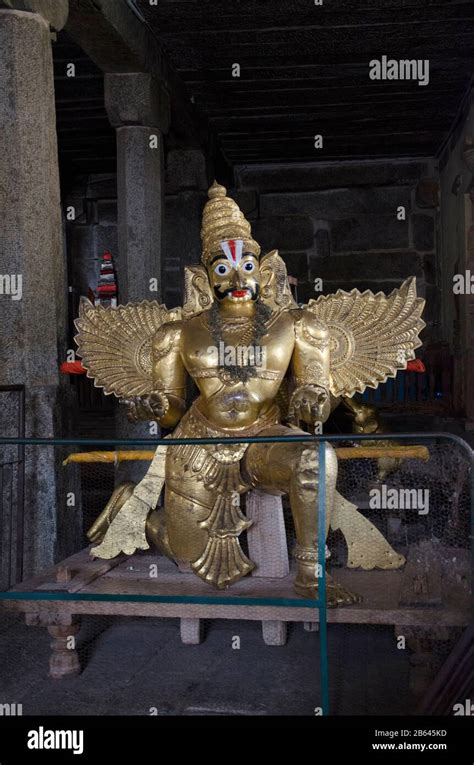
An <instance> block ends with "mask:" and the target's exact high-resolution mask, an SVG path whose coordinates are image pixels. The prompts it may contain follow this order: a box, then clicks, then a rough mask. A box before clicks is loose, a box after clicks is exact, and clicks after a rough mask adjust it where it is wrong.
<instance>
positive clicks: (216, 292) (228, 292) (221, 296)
mask: <svg viewBox="0 0 474 765" xmlns="http://www.w3.org/2000/svg"><path fill="white" fill-rule="evenodd" d="M239 290H248V291H249V292H250V295H251V298H252V300H257V298H258V296H259V293H260V285H259V284H257V285H256V287H255V289H253V287H251V286H250V285H248V286H246V287H229V289H227V290H221V289H220V287H217V286H215V287H214V295H215V296H216V298H217V299H218V300H224V298H225V297H226V296H227V295H232V293H233V292H238V291H239Z"/></svg>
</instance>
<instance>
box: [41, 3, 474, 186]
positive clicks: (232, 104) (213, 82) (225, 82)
mask: <svg viewBox="0 0 474 765" xmlns="http://www.w3.org/2000/svg"><path fill="white" fill-rule="evenodd" d="M117 1H118V0H117ZM123 2H124V3H125V2H127V3H128V6H129V7H131V8H133V10H134V12H135V15H136V16H138V18H139V19H140V20H141V23H142V24H143V25H145V26H146V27H147V29H148V34H149V36H151V37H153V38H154V39H155V41H156V42H157V44H158V46H159V48H160V49H161V50H162V51H163V53H164V55H165V58H166V60H167V61H168V63H169V64H170V65H171V68H172V69H173V70H174V71H175V72H176V73H177V74H178V75H179V77H180V78H181V80H182V81H184V83H185V89H184V92H185V96H186V98H189V103H192V105H193V107H192V108H193V112H194V114H195V115H196V117H199V119H200V121H201V124H205V125H206V127H207V128H208V130H209V135H210V136H211V137H212V138H211V142H210V143H209V144H208V145H210V146H213V147H214V150H216V149H217V150H218V153H220V154H222V155H224V157H225V159H226V160H227V162H228V164H230V165H235V164H242V163H252V162H301V161H314V160H325V161H327V160H342V159H358V158H360V159H362V158H367V159H373V158H381V157H416V156H434V155H436V154H437V153H439V151H440V149H441V148H442V146H443V144H444V142H445V141H446V138H447V136H448V135H449V132H450V130H451V128H452V127H453V124H454V123H455V120H456V116H457V115H458V114H459V111H460V108H461V106H462V104H463V99H464V97H465V95H466V93H467V91H468V88H469V83H470V79H471V73H472V60H473V51H474V24H473V23H472V19H473V16H474V3H472V2H458V1H457V0H357V2H354V0H323V5H322V6H316V5H315V4H314V2H313V0H232V2H230V1H229V0H158V3H157V5H150V2H149V0H123ZM99 7H100V6H99ZM382 55H386V56H388V57H389V58H394V59H429V61H430V81H429V84H428V85H427V86H425V87H423V86H420V85H418V83H417V82H413V81H400V80H398V81H388V80H385V81H373V80H371V79H370V78H369V62H370V60H371V59H373V58H380V57H381V56H382ZM53 56H54V67H55V88H56V108H57V123H58V143H59V152H60V161H61V164H62V166H63V167H66V168H68V169H69V172H70V173H73V172H75V173H77V172H79V173H81V172H84V173H90V172H112V171H113V170H114V169H115V136H114V131H113V129H112V128H111V127H110V125H109V122H108V119H107V115H106V112H105V108H104V88H103V72H102V71H101V69H100V68H99V67H98V66H96V65H95V64H94V63H93V62H92V60H91V59H90V58H89V57H88V56H87V55H86V53H85V52H84V51H83V49H82V48H81V47H79V46H78V45H77V44H76V43H74V42H73V40H72V39H71V37H70V36H69V35H68V34H67V32H61V33H60V34H59V35H58V40H57V42H56V43H55V44H54V45H53ZM68 63H74V64H75V65H76V76H75V77H74V78H68V77H67V74H66V66H67V64H68ZM235 64H238V65H239V66H240V76H239V77H233V76H232V67H233V65H235ZM172 131H173V125H172ZM318 134H320V135H322V136H323V147H322V148H319V149H317V148H315V146H314V137H315V135H318Z"/></svg>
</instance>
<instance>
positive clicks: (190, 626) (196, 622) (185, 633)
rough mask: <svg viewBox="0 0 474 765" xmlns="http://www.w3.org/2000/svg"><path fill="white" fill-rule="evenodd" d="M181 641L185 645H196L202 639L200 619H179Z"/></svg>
mask: <svg viewBox="0 0 474 765" xmlns="http://www.w3.org/2000/svg"><path fill="white" fill-rule="evenodd" d="M179 621H180V633H181V642H182V643H185V644H186V645H198V644H199V643H200V642H201V641H202V621H201V619H184V618H183V619H180V620H179Z"/></svg>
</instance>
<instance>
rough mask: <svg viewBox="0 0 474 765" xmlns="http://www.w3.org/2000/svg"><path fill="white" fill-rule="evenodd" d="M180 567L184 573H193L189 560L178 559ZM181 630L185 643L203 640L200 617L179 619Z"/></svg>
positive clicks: (194, 643)
mask: <svg viewBox="0 0 474 765" xmlns="http://www.w3.org/2000/svg"><path fill="white" fill-rule="evenodd" d="M177 565H178V569H179V570H180V571H181V573H182V574H191V573H192V568H191V564H190V563H188V562H187V561H181V560H178V561H177ZM179 630H180V633H181V642H182V643H185V645H199V643H201V642H202V632H203V630H202V622H201V620H200V619H187V618H183V619H180V620H179Z"/></svg>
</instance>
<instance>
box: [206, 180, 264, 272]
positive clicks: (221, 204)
mask: <svg viewBox="0 0 474 765" xmlns="http://www.w3.org/2000/svg"><path fill="white" fill-rule="evenodd" d="M208 197H209V201H208V202H206V205H205V207H204V212H203V214H202V228H201V240H202V262H203V263H204V265H205V266H207V264H208V263H209V261H210V259H211V257H215V256H216V255H218V254H219V253H221V252H223V251H224V248H223V247H222V243H223V242H232V241H234V242H240V241H242V242H243V244H242V245H241V247H242V252H252V253H253V254H254V255H256V256H257V258H258V256H259V255H260V245H259V244H258V243H257V242H256V241H255V239H253V238H252V230H251V227H250V223H249V222H248V220H246V218H245V215H244V214H243V212H242V210H241V209H240V208H239V206H238V204H237V202H234V200H233V199H230V197H228V196H227V189H226V188H224V186H221V185H220V184H219V183H217V181H214V183H213V184H212V186H211V187H210V189H209V191H208Z"/></svg>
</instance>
